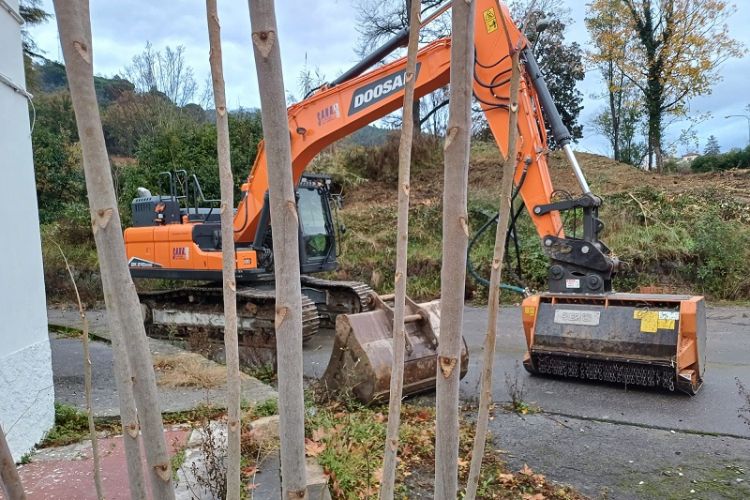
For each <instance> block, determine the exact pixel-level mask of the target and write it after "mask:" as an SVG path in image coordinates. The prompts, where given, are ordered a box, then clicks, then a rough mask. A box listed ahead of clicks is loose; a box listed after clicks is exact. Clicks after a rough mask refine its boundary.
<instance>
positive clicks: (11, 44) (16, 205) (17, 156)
mask: <svg viewBox="0 0 750 500" xmlns="http://www.w3.org/2000/svg"><path fill="white" fill-rule="evenodd" d="M6 3H7V4H8V5H9V6H10V7H11V8H12V9H13V10H14V11H15V12H18V0H6ZM20 28H21V26H20V25H19V23H18V22H17V21H16V20H15V19H14V18H13V16H11V15H10V14H9V13H8V12H7V11H6V10H5V9H2V8H0V80H2V79H3V78H2V77H5V78H7V79H9V80H10V81H12V82H14V83H16V84H17V85H19V86H20V87H22V88H24V87H25V84H24V68H23V55H22V48H21V31H20ZM28 110H29V107H28V104H27V100H26V97H24V96H23V95H22V94H21V93H19V92H16V91H14V90H13V89H12V88H11V87H10V86H8V85H7V84H6V83H3V82H2V81H0V214H3V217H2V221H3V222H2V225H0V234H2V236H0V425H2V427H3V429H4V431H5V432H6V434H7V438H8V445H9V446H10V450H11V452H12V453H13V457H14V458H15V459H16V460H19V459H20V458H21V456H22V455H23V454H24V453H27V452H28V451H29V450H31V449H32V447H33V446H34V444H36V443H37V442H39V441H40V440H41V439H42V437H44V434H45V432H47V430H48V429H49V428H50V427H51V426H52V424H53V423H54V387H53V382H52V360H51V353H50V344H49V339H48V337H47V308H46V302H45V296H44V274H43V271H42V252H41V241H40V236H39V216H38V213H37V200H36V186H35V182H34V165H33V157H32V152H31V135H30V128H29V127H30V123H29V111H28Z"/></svg>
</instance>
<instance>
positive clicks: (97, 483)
mask: <svg viewBox="0 0 750 500" xmlns="http://www.w3.org/2000/svg"><path fill="white" fill-rule="evenodd" d="M55 245H57V248H58V250H60V255H62V258H63V261H64V262H65V269H67V270H68V276H70V282H71V283H72V284H73V291H74V292H75V294H76V302H77V303H78V314H79V316H80V317H81V324H82V326H83V329H82V333H81V343H82V345H83V392H84V393H85V395H86V417H87V419H88V423H89V436H90V437H91V454H92V455H93V458H94V487H95V488H96V498H97V499H98V500H103V499H104V490H103V489H102V469H101V459H100V457H99V439H97V436H96V425H95V424H94V410H93V406H92V402H91V354H90V351H89V320H88V318H86V311H85V310H84V308H83V302H81V294H80V293H78V285H77V284H76V279H75V276H73V270H72V269H71V268H70V264H69V263H68V258H67V257H66V256H65V252H63V249H62V247H61V246H60V245H58V244H57V242H55ZM139 463H140V461H139Z"/></svg>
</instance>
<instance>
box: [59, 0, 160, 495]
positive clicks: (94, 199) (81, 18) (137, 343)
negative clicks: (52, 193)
mask: <svg viewBox="0 0 750 500" xmlns="http://www.w3.org/2000/svg"><path fill="white" fill-rule="evenodd" d="M54 6H55V13H56V15H57V26H58V31H59V34H60V45H61V46H62V50H63V57H64V59H65V64H66V68H65V69H66V72H67V75H68V82H69V85H70V95H71V99H72V101H73V109H74V111H75V116H76V124H77V127H78V136H79V138H80V141H81V149H82V153H83V167H84V172H85V176H86V190H87V193H88V199H89V208H90V214H91V228H92V231H93V233H94V240H95V242H96V249H97V256H98V258H99V267H100V270H101V276H102V287H103V290H104V301H105V304H106V306H107V317H108V320H109V322H110V326H111V329H112V334H113V347H114V350H115V356H116V359H115V375H116V378H117V380H118V392H119V391H120V390H121V389H122V388H123V387H131V386H132V389H133V392H132V395H133V396H134V398H135V402H136V407H137V412H138V413H137V420H135V415H133V414H132V413H130V412H129V408H128V407H126V406H125V405H123V401H124V400H123V399H122V397H124V395H123V394H122V393H121V400H120V402H121V407H120V410H121V416H122V420H123V429H124V431H125V433H124V434H126V435H127V436H129V438H126V452H127V458H128V472H129V473H132V472H134V470H135V467H134V466H136V465H137V466H138V468H140V469H141V471H142V468H141V464H140V460H141V459H140V451H139V450H138V449H137V448H133V447H129V446H128V443H137V439H138V437H139V433H140V432H139V431H140V430H142V433H143V441H144V443H145V444H146V446H145V452H146V453H145V454H146V461H147V463H148V477H149V479H150V483H151V493H152V495H153V497H154V498H159V499H165V500H169V499H173V498H174V487H173V485H172V468H171V466H170V463H169V455H168V454H167V446H166V441H165V439H164V425H163V421H162V418H161V412H160V411H159V402H158V399H157V392H156V377H155V375H154V367H153V365H152V363H151V353H150V352H149V349H148V343H147V340H146V332H145V329H144V325H143V319H142V315H141V308H140V304H139V302H138V296H137V294H136V291H135V285H134V284H133V280H132V278H131V276H130V272H129V271H128V266H127V259H126V256H125V243H124V240H123V234H122V224H121V222H120V214H119V211H118V210H117V201H116V198H115V190H114V185H113V182H112V174H111V169H110V164H109V158H108V156H107V149H106V147H105V144H104V134H103V132H102V126H101V120H100V118H99V107H98V104H97V102H96V93H95V90H94V69H93V57H92V39H91V21H90V18H89V4H88V1H87V0H77V1H73V0H54ZM139 427H140V429H139ZM130 479H131V492H132V493H133V495H141V494H142V491H141V490H142V488H140V487H139V485H138V484H135V481H134V476H132V475H131V476H130Z"/></svg>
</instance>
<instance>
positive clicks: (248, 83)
mask: <svg viewBox="0 0 750 500" xmlns="http://www.w3.org/2000/svg"><path fill="white" fill-rule="evenodd" d="M566 3H567V5H568V7H569V8H570V16H571V19H572V23H571V25H570V27H569V32H568V36H569V38H570V39H571V40H574V41H577V42H579V43H580V44H581V45H582V46H585V45H586V44H587V42H588V34H587V33H586V28H585V25H584V17H585V14H586V7H585V4H584V2H581V1H579V0H567V1H566ZM43 7H44V8H45V9H46V10H47V11H49V12H53V7H52V2H51V0H44V2H43ZM276 8H277V17H278V26H279V38H280V42H281V51H282V58H283V66H284V78H285V86H286V88H287V90H289V91H291V92H292V93H294V94H298V93H299V92H298V91H297V86H298V85H297V79H298V76H299V74H300V72H301V71H302V69H303V68H304V65H305V57H306V56H307V60H308V65H309V67H311V68H315V67H318V68H319V69H320V71H321V73H322V74H324V75H325V76H326V77H327V78H328V79H333V78H335V77H336V76H338V75H339V74H341V73H342V72H343V71H345V70H346V69H348V68H349V67H350V66H352V65H353V64H354V63H355V62H356V57H355V53H354V47H355V45H356V43H357V37H358V33H357V31H356V9H355V7H354V5H353V0H328V1H324V0H320V1H312V2H311V1H309V0H284V1H278V2H276ZM91 15H92V32H93V36H94V69H95V71H96V72H97V73H98V74H103V75H114V74H116V73H120V72H121V71H122V69H123V68H124V67H125V66H127V65H128V64H129V63H130V61H131V59H132V57H133V56H134V55H135V54H137V53H139V52H140V51H142V50H143V47H144V46H145V44H146V41H151V43H152V44H153V45H154V47H155V48H157V49H161V48H164V47H165V46H167V45H170V46H172V47H175V46H177V45H184V46H185V51H186V58H187V61H188V63H189V64H190V65H191V66H192V67H193V68H194V71H195V75H196V79H197V80H198V82H199V83H200V84H203V82H204V80H205V78H206V77H207V76H208V75H209V73H210V70H209V65H208V34H207V28H206V15H205V10H204V4H203V2H195V1H186V0H172V1H169V2H152V1H145V0H132V1H130V2H127V3H123V2H93V3H92V5H91ZM219 17H220V19H221V23H222V40H223V52H224V73H225V80H226V85H227V96H228V101H229V103H230V106H231V107H238V106H245V107H253V106H258V95H257V82H256V75H255V68H254V64H253V55H252V46H251V43H250V16H249V13H248V7H247V3H246V2H220V3H219ZM748 24H750V2H747V1H742V2H738V5H737V12H736V14H735V15H734V16H733V17H732V18H731V19H730V22H729V27H730V32H731V33H732V35H733V36H735V37H736V38H737V39H739V40H740V41H742V42H743V43H745V45H746V46H749V47H750V31H748V30H747V29H746V28H747V25H748ZM31 33H32V36H33V37H34V38H35V40H36V41H37V44H38V45H39V47H40V48H41V49H43V50H45V51H46V54H47V57H50V58H51V59H56V60H61V59H62V55H61V52H60V49H59V41H58V38H57V26H56V24H55V22H54V21H53V22H49V23H47V24H45V25H42V26H38V27H34V28H32V30H31ZM722 73H723V75H724V78H723V79H722V80H721V81H719V82H717V83H716V85H715V86H714V89H713V92H712V93H711V94H710V95H706V96H701V97H699V98H696V99H694V100H693V102H692V103H691V106H690V107H691V111H692V112H695V113H697V114H699V113H705V112H711V113H713V115H714V118H713V119H711V120H709V121H706V122H704V123H702V124H701V125H700V126H699V127H698V134H699V136H700V138H701V141H702V143H705V139H706V138H707V137H708V136H709V135H711V134H713V135H716V136H717V137H718V139H719V142H720V144H721V145H722V147H723V148H725V149H728V148H731V147H739V146H744V145H745V144H746V143H747V134H746V130H745V128H744V124H743V122H742V120H734V121H728V120H725V119H724V118H723V117H724V116H725V115H727V114H736V113H743V108H744V107H745V105H747V104H750V97H746V95H747V90H746V89H747V82H746V78H747V75H749V74H750V56H746V57H744V58H743V59H741V60H731V61H728V62H727V63H725V65H724V67H723V68H722ZM601 89H602V83H601V80H600V77H599V75H597V74H596V72H593V71H589V73H588V74H587V76H586V80H585V81H584V82H582V84H581V85H580V87H579V90H581V92H582V93H583V94H584V102H583V104H584V110H583V111H582V113H581V118H580V121H581V122H582V123H583V124H584V126H585V130H584V134H585V135H586V137H585V138H584V140H583V141H582V142H581V144H580V145H579V147H580V148H581V149H585V150H589V151H592V152H597V153H606V152H607V143H606V141H605V140H603V138H602V137H597V136H596V135H595V134H594V131H593V129H592V127H591V120H592V119H593V117H594V116H595V115H596V113H597V112H598V111H599V110H600V109H601V107H603V106H604V103H603V102H602V100H601V99H600V98H597V97H595V95H596V94H597V93H600V92H601ZM682 126H684V124H682V125H681V124H675V125H674V126H672V127H671V128H670V129H669V130H668V131H667V135H668V137H670V138H674V137H675V136H676V135H678V134H679V131H680V128H681V127H682Z"/></svg>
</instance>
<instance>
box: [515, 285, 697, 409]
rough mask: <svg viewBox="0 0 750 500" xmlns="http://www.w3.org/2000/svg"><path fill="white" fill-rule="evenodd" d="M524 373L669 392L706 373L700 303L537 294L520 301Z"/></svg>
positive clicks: (691, 388)
mask: <svg viewBox="0 0 750 500" xmlns="http://www.w3.org/2000/svg"><path fill="white" fill-rule="evenodd" d="M522 313H523V326H524V331H525V333H526V343H527V346H528V353H527V355H526V359H525V360H524V366H525V367H526V369H527V370H528V371H529V372H531V373H537V374H547V375H553V376H561V377H575V378H580V379H586V380H598V381H604V382H615V383H621V384H626V385H639V386H646V387H659V388H663V389H667V390H670V391H674V390H675V389H677V390H679V391H682V392H685V393H687V394H690V395H693V394H695V393H696V392H697V391H698V389H700V387H701V384H702V383H703V373H704V371H705V368H706V363H705V359H706V349H705V347H706V311H705V303H704V300H703V297H691V296H687V295H644V294H626V293H611V294H604V295H599V296H594V295H571V294H552V293H547V294H541V295H535V296H532V297H528V298H527V299H526V300H524V302H523V312H522Z"/></svg>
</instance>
